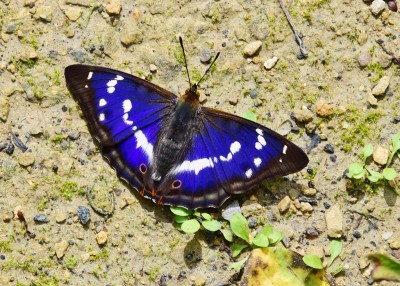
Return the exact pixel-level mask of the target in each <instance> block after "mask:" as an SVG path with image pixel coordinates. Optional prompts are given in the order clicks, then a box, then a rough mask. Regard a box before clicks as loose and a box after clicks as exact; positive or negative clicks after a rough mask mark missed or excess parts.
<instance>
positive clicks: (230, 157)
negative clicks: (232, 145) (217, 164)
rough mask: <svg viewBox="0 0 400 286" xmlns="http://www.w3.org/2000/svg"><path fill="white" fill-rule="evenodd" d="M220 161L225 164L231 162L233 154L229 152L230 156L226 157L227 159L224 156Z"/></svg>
mask: <svg viewBox="0 0 400 286" xmlns="http://www.w3.org/2000/svg"><path fill="white" fill-rule="evenodd" d="M219 159H220V160H221V161H223V162H229V161H230V160H232V153H230V152H229V154H228V156H226V158H225V157H224V156H222V155H221V156H219Z"/></svg>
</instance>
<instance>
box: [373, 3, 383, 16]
mask: <svg viewBox="0 0 400 286" xmlns="http://www.w3.org/2000/svg"><path fill="white" fill-rule="evenodd" d="M370 7H371V12H372V14H374V15H375V16H376V15H379V14H380V13H381V12H382V11H383V10H385V7H386V3H385V1H383V0H374V1H373V2H372V3H371V6H370Z"/></svg>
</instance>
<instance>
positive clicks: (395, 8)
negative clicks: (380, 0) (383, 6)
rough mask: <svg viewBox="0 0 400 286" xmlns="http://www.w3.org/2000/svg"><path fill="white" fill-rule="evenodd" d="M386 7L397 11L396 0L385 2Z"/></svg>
mask: <svg viewBox="0 0 400 286" xmlns="http://www.w3.org/2000/svg"><path fill="white" fill-rule="evenodd" d="M387 5H388V8H389V10H390V11H393V12H397V3H396V0H393V1H388V2H387Z"/></svg>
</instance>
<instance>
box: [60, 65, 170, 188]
mask: <svg viewBox="0 0 400 286" xmlns="http://www.w3.org/2000/svg"><path fill="white" fill-rule="evenodd" d="M65 77H66V81H67V86H68V89H69V90H70V92H71V94H73V95H74V97H75V98H76V99H77V100H78V102H79V105H80V107H81V109H82V111H83V113H84V115H85V117H86V119H87V121H88V123H89V127H90V130H91V132H92V134H93V136H94V137H95V138H97V140H98V141H99V144H100V145H101V147H102V153H103V155H104V156H105V157H106V158H107V159H108V161H109V163H110V165H111V166H112V167H114V168H115V170H116V172H117V174H118V176H119V177H121V178H122V179H124V180H125V181H127V182H128V183H130V184H131V185H133V186H134V187H136V188H139V189H141V188H143V176H141V172H140V166H141V165H142V164H143V166H144V167H143V166H142V171H143V170H145V169H143V168H148V166H149V165H150V164H151V161H152V159H153V148H154V145H155V143H156V140H157V135H158V133H159V131H160V129H161V127H162V124H163V120H164V118H165V117H166V116H168V114H170V113H171V112H172V109H173V107H174V105H175V101H176V96H175V95H173V94H172V93H169V92H168V91H165V90H163V89H161V88H159V87H157V86H155V85H153V84H151V83H149V82H146V81H144V80H141V79H139V78H137V77H134V76H132V75H129V74H126V73H122V72H119V71H116V70H112V69H107V68H102V67H94V66H85V65H72V66H69V67H67V68H66V70H65Z"/></svg>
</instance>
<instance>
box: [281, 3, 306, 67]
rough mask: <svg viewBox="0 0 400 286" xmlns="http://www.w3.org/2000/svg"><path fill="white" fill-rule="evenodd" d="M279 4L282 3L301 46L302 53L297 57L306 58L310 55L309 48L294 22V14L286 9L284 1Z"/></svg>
mask: <svg viewBox="0 0 400 286" xmlns="http://www.w3.org/2000/svg"><path fill="white" fill-rule="evenodd" d="M279 4H280V5H281V8H282V10H283V12H284V13H285V16H286V19H287V20H288V22H289V25H290V27H291V28H292V31H293V33H294V36H295V37H296V41H297V43H298V44H299V46H300V55H297V58H298V59H299V60H301V59H305V58H307V57H308V52H307V49H306V47H305V45H304V42H303V40H302V38H303V36H302V35H301V34H300V33H299V32H298V31H297V29H296V26H295V25H294V23H293V19H292V16H291V15H290V13H289V11H288V10H287V9H286V7H285V5H284V4H283V1H282V0H279Z"/></svg>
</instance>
